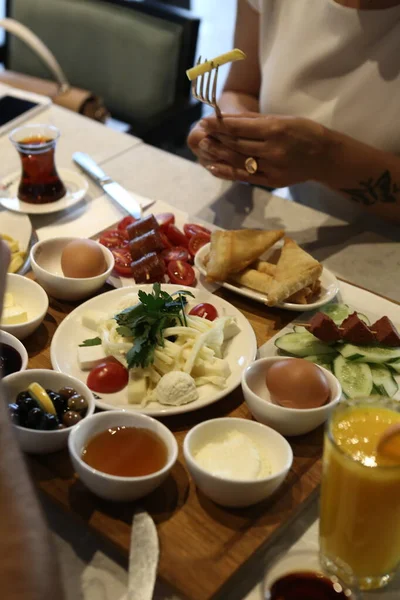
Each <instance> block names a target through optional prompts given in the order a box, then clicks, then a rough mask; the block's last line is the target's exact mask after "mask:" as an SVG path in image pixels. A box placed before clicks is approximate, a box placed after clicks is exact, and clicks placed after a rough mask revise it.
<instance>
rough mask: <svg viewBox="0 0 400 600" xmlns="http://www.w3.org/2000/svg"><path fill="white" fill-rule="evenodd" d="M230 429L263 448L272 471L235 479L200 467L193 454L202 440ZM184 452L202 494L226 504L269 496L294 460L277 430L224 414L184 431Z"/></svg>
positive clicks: (240, 504) (237, 504) (252, 501)
mask: <svg viewBox="0 0 400 600" xmlns="http://www.w3.org/2000/svg"><path fill="white" fill-rule="evenodd" d="M231 431H239V432H241V433H244V434H246V435H248V436H249V437H250V438H252V439H253V440H255V441H256V442H257V444H258V445H262V446H264V447H265V448H266V454H267V456H268V458H269V460H270V463H271V467H272V474H271V475H269V476H268V477H264V478H262V479H248V480H235V479H229V478H227V477H220V476H216V475H213V474H212V473H210V472H209V471H207V470H205V469H203V468H202V467H201V466H200V465H199V463H198V462H197V461H196V459H195V458H194V454H195V453H196V452H197V451H198V450H199V449H200V448H201V447H202V446H204V445H205V444H207V443H209V442H212V441H214V440H215V439H216V438H220V437H221V436H223V435H224V434H227V433H229V432H231ZM183 454H184V457H185V460H186V464H187V467H188V469H189V471H190V474H191V476H192V477H193V479H194V481H195V483H196V485H197V487H198V488H199V489H200V490H201V491H202V492H203V494H204V495H205V496H207V497H208V498H210V499H211V500H213V501H214V502H216V503H217V504H221V505H222V506H229V507H243V506H251V505H252V504H256V503H257V502H261V500H265V499H266V498H269V496H271V495H272V494H273V493H274V492H275V491H276V490H277V489H278V487H279V486H280V485H281V484H282V482H283V481H284V479H285V477H286V475H287V474H288V472H289V470H290V467H291V466H292V462H293V452H292V449H291V447H290V445H289V444H288V442H287V441H286V440H285V438H284V437H282V436H281V435H280V434H279V433H277V432H276V431H274V430H273V429H271V428H270V427H265V425H261V424H260V423H256V422H255V421H250V420H248V419H235V418H232V417H225V418H222V419H211V420H210V421H204V422H203V423H199V425H196V427H193V429H191V430H190V431H189V433H188V434H187V435H186V437H185V440H184V443H183Z"/></svg>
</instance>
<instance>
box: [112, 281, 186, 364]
mask: <svg viewBox="0 0 400 600" xmlns="http://www.w3.org/2000/svg"><path fill="white" fill-rule="evenodd" d="M138 296H139V300H140V302H139V303H138V304H136V305H135V306H132V307H129V308H126V309H125V310H123V311H122V312H120V313H118V314H117V315H115V317H114V319H115V320H116V321H117V323H118V328H117V332H118V333H119V334H120V335H122V336H124V337H133V346H132V348H131V349H130V350H128V352H127V354H126V360H127V363H128V368H129V369H131V368H132V367H147V366H149V365H151V364H152V363H153V362H154V351H155V349H156V347H157V346H164V329H166V328H167V327H173V326H174V325H176V324H177V322H178V323H180V324H181V325H185V326H186V325H187V322H186V315H185V306H186V304H187V299H186V296H192V298H194V296H193V294H192V293H191V292H187V291H184V290H180V291H179V292H176V293H175V294H173V295H172V296H171V295H170V294H168V293H167V292H164V291H163V290H161V285H160V284H159V283H155V284H154V285H153V292H152V293H150V294H147V293H146V292H143V291H142V290H141V291H139V294H138Z"/></svg>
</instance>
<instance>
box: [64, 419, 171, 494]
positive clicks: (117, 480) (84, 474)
mask: <svg viewBox="0 0 400 600" xmlns="http://www.w3.org/2000/svg"><path fill="white" fill-rule="evenodd" d="M120 425H122V426H125V427H140V428H143V429H148V430H150V431H153V432H154V433H155V434H156V435H158V437H159V438H160V439H161V440H162V441H163V442H164V444H165V445H166V447H167V451H168V457H167V462H166V464H165V466H164V467H163V468H162V469H160V470H159V471H156V472H155V473H151V474H150V475H144V476H141V477H118V476H116V475H109V474H107V473H102V472H101V471H98V470H97V469H93V468H92V467H90V466H89V465H88V464H87V463H85V462H84V461H83V460H82V451H83V449H84V448H85V446H86V445H87V443H88V442H89V440H90V439H91V438H92V437H93V436H95V435H96V434H97V433H101V432H102V431H106V430H107V429H108V428H109V427H118V426H120ZM68 448H69V453H70V456H71V459H72V463H73V465H74V468H75V471H76V472H77V473H78V475H79V477H80V479H81V480H82V481H83V483H84V484H85V485H86V486H87V487H88V488H89V489H90V490H91V491H92V492H93V493H94V494H96V495H97V496H100V497H101V498H104V499H105V500H112V501H120V502H126V501H128V500H136V499H138V498H142V497H143V496H147V494H150V492H152V491H153V490H155V489H156V488H157V487H158V486H159V485H161V484H162V483H163V481H164V480H165V479H166V478H167V477H168V475H169V473H170V471H171V469H172V467H173V466H174V464H175V462H176V460H177V458H178V444H177V442H176V439H175V437H174V436H173V434H172V433H171V431H170V430H169V429H168V428H167V427H166V426H165V425H163V424H162V423H160V422H159V421H156V420H155V419H153V418H152V417H148V416H147V415H142V414H140V413H133V412H128V411H123V410H118V411H117V410H116V411H109V412H103V413H98V414H96V415H92V416H91V417H90V418H88V419H83V420H82V421H81V422H80V423H78V425H76V427H74V431H73V432H72V433H71V435H70V437H69V441H68Z"/></svg>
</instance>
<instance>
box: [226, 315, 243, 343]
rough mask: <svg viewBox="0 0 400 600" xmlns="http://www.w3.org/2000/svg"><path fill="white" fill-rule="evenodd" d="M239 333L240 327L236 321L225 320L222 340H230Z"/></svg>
mask: <svg viewBox="0 0 400 600" xmlns="http://www.w3.org/2000/svg"><path fill="white" fill-rule="evenodd" d="M238 333H240V327H239V326H238V325H237V323H236V321H234V320H233V319H232V320H230V319H229V320H227V321H226V322H225V325H224V340H230V339H231V338H233V337H235V335H237V334H238Z"/></svg>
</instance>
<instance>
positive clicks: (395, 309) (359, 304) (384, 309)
mask: <svg viewBox="0 0 400 600" xmlns="http://www.w3.org/2000/svg"><path fill="white" fill-rule="evenodd" d="M335 303H341V304H347V305H348V306H349V307H350V308H352V309H354V310H355V311H356V312H359V313H362V314H363V315H365V316H366V317H368V319H369V321H370V323H374V322H375V321H377V320H378V319H380V318H381V317H383V316H386V317H389V319H391V321H393V323H394V325H395V326H396V327H397V328H398V329H399V330H400V306H399V305H397V304H394V302H390V300H386V299H385V298H381V297H380V296H376V295H375V294H373V293H372V292H368V291H366V290H362V289H361V288H358V287H356V286H354V285H351V284H350V283H345V282H342V283H341V284H340V292H339V294H338V296H337V298H335ZM309 319H310V316H309V315H303V316H301V317H300V318H299V319H298V320H296V322H295V323H294V322H292V323H290V324H289V325H287V326H286V327H284V328H283V329H282V330H281V331H279V333H277V334H276V335H274V337H272V338H271V339H269V340H268V342H266V343H265V344H264V345H263V346H261V348H259V350H258V356H259V358H265V357H267V356H279V354H278V350H277V347H276V346H275V340H277V339H278V338H279V337H282V335H284V334H285V333H292V332H293V325H295V324H296V325H301V324H302V323H306V322H307V321H308V320H309ZM395 378H396V381H397V383H398V384H399V387H400V375H395ZM394 398H395V399H396V400H400V389H399V391H398V392H397V393H396V394H395V396H394Z"/></svg>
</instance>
